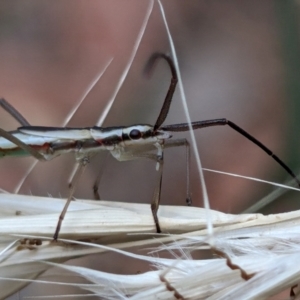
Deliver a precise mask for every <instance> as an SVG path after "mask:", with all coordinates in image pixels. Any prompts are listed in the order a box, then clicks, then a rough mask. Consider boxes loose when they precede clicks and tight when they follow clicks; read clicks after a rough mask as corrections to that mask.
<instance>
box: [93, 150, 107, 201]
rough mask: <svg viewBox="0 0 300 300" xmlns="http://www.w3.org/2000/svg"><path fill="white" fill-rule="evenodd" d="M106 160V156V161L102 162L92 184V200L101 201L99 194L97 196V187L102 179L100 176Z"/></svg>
mask: <svg viewBox="0 0 300 300" xmlns="http://www.w3.org/2000/svg"><path fill="white" fill-rule="evenodd" d="M107 154H108V153H107ZM107 158H108V156H107V155H106V159H104V160H103V161H104V162H103V163H102V166H101V168H100V171H99V172H98V175H97V177H96V179H95V182H94V184H93V193H94V199H95V200H101V197H100V194H99V185H100V181H101V178H102V175H103V171H104V168H105V165H106V162H107Z"/></svg>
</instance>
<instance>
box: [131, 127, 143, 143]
mask: <svg viewBox="0 0 300 300" xmlns="http://www.w3.org/2000/svg"><path fill="white" fill-rule="evenodd" d="M129 137H130V138H131V139H132V140H138V139H139V138H141V137H142V134H141V132H140V131H139V130H137V129H133V130H131V131H130V133H129Z"/></svg>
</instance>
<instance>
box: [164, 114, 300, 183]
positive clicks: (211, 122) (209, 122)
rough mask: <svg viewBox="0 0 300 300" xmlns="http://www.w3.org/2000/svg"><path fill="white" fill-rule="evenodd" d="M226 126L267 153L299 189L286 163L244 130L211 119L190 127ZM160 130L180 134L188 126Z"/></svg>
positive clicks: (183, 124) (222, 120) (178, 125)
mask: <svg viewBox="0 0 300 300" xmlns="http://www.w3.org/2000/svg"><path fill="white" fill-rule="evenodd" d="M224 125H228V126H229V127H230V128H232V129H233V130H235V131H236V132H238V133H239V134H241V135H242V136H244V137H245V138H247V139H248V140H250V141H251V142H252V143H253V144H255V145H256V146H258V147H259V148H260V149H262V150H263V151H264V152H265V153H267V154H268V155H269V156H271V157H272V158H273V159H274V160H275V161H276V162H277V163H278V164H279V165H280V166H281V167H282V168H283V169H285V171H286V172H287V173H288V174H289V175H290V176H292V177H293V178H294V180H295V181H296V183H297V184H298V186H299V187H300V181H299V179H298V178H297V176H296V174H295V173H294V172H293V171H292V170H291V168H290V167H288V166H287V164H286V163H284V162H283V161H282V160H281V159H280V158H279V157H278V156H277V155H276V154H275V153H273V152H272V151H271V150H270V149H269V148H268V147H266V146H265V145H264V144H263V143H261V142H260V141H259V140H258V139H256V138H255V137H254V136H252V135H251V134H249V133H248V132H246V131H245V130H244V129H242V128H241V127H239V126H238V125H236V124H235V123H233V122H231V121H229V120H227V119H225V118H222V119H212V120H204V121H196V122H192V123H191V127H192V128H193V130H195V129H200V128H205V127H211V126H224ZM161 129H162V130H165V131H173V132H180V131H189V130H190V128H189V124H188V123H181V124H173V125H166V126H163V127H161Z"/></svg>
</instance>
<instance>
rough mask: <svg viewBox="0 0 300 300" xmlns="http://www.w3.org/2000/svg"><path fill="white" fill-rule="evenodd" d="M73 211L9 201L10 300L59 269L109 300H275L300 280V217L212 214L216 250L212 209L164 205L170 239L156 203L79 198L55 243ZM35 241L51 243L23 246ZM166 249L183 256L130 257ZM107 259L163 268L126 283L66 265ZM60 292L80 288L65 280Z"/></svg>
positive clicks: (6, 255) (0, 264)
mask: <svg viewBox="0 0 300 300" xmlns="http://www.w3.org/2000/svg"><path fill="white" fill-rule="evenodd" d="M63 204H64V200H61V199H51V198H42V197H32V196H20V195H10V194H1V195H0V211H1V214H3V216H2V217H1V220H0V231H1V252H0V253H1V257H0V277H1V281H0V298H1V299H5V298H6V297H7V296H8V295H10V294H12V293H14V292H16V291H18V290H20V289H21V288H22V287H24V286H25V285H27V284H28V283H30V282H31V281H32V280H34V281H35V282H43V281H42V280H41V281H39V279H36V278H37V277H38V276H39V275H40V274H41V273H43V272H44V271H45V270H47V269H49V268H51V267H52V266H53V265H55V266H58V267H59V268H63V269H66V270H68V271H70V272H73V273H76V274H77V275H80V276H82V277H84V278H85V279H87V280H88V281H89V282H90V284H78V283H76V286H77V287H79V288H81V289H83V290H85V291H88V292H89V293H91V294H94V295H98V296H100V297H101V299H176V298H178V299H265V298H268V297H269V296H271V295H275V294H277V293H278V292H280V291H283V290H285V289H289V288H291V287H292V286H295V285H296V284H297V282H299V281H300V265H299V264H298V263H297V262H298V261H299V259H300V252H299V240H300V239H299V231H300V212H299V211H295V212H290V213H284V214H277V215H269V216H263V215H261V214H245V215H231V214H224V213H221V212H217V211H210V213H211V218H212V224H213V227H214V240H215V242H214V245H213V246H211V244H210V242H209V240H208V239H207V230H206V225H207V220H206V211H205V210H204V209H201V208H196V207H176V206H161V207H160V209H159V220H160V223H161V227H162V228H163V231H164V232H165V233H168V234H165V235H163V236H161V235H156V234H155V226H154V223H153V219H152V215H151V210H150V209H149V205H147V204H145V205H144V204H129V203H118V202H110V201H107V202H106V201H101V202H96V201H88V200H85V201H84V200H77V201H73V202H72V203H71V206H70V210H69V211H68V213H67V215H66V219H65V221H64V223H63V226H62V230H61V234H60V237H61V238H63V239H62V240H60V241H59V242H53V241H51V236H52V235H53V232H54V230H55V226H56V222H57V218H58V215H59V213H60V210H61V208H62V207H63ZM16 207H18V211H16V210H15V208H16ZM25 236H26V237H31V239H33V238H41V239H42V240H43V242H42V245H29V242H28V241H27V243H26V244H22V240H23V239H24V237H25ZM153 237H155V238H153ZM47 238H48V239H47ZM66 239H67V240H66ZM79 240H80V241H81V242H79ZM157 244H158V245H160V246H161V247H160V249H159V250H162V249H164V250H166V249H167V250H168V251H170V253H173V254H174V258H173V259H163V258H159V257H157V256H158V255H157V253H156V255H155V256H156V257H154V255H153V253H152V254H150V255H149V256H146V255H137V254H132V253H130V252H125V251H124V250H121V249H126V248H131V247H139V248H147V247H153V246H157ZM207 250H209V251H210V253H211V254H212V255H214V258H212V259H192V254H194V253H198V254H199V253H201V252H203V253H207ZM107 251H116V252H119V253H121V254H123V255H125V256H130V257H132V258H135V259H138V260H144V261H146V262H149V263H150V264H151V265H153V266H154V267H155V269H156V270H154V271H149V272H146V273H143V274H136V275H117V274H110V273H105V272H101V271H95V270H92V269H89V268H83V267H76V266H70V265H64V264H62V263H63V262H65V261H67V260H69V259H71V258H76V257H80V256H84V255H88V254H93V253H104V252H107ZM156 251H158V250H156ZM175 253H176V256H175ZM100 259H101V256H100ZM48 282H50V281H48ZM56 284H60V285H62V284H65V285H69V286H72V284H70V283H64V281H63V278H62V280H61V281H59V282H56ZM74 285H75V284H74Z"/></svg>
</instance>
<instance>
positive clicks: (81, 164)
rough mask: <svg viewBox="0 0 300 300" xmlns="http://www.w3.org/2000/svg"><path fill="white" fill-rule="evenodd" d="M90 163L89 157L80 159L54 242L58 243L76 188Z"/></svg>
mask: <svg viewBox="0 0 300 300" xmlns="http://www.w3.org/2000/svg"><path fill="white" fill-rule="evenodd" d="M88 163H89V157H87V156H85V157H83V158H82V159H80V161H79V166H78V168H77V170H76V172H75V175H74V177H73V182H72V184H71V186H70V190H69V196H68V199H67V202H66V204H65V206H64V208H63V210H62V212H61V214H60V216H59V219H58V222H57V226H56V230H55V233H54V235H53V240H55V241H57V239H58V235H59V232H60V228H61V224H62V222H63V220H64V217H65V214H66V212H67V210H68V207H69V205H70V202H71V200H72V197H73V194H74V192H75V187H76V186H77V183H78V181H79V179H80V177H81V175H82V173H83V171H84V170H85V168H86V166H87V164H88Z"/></svg>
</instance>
